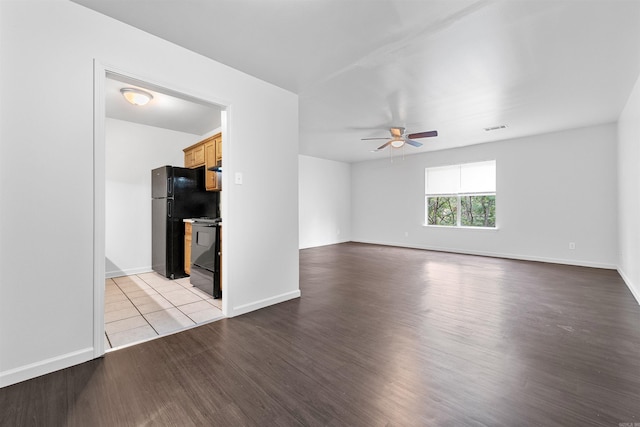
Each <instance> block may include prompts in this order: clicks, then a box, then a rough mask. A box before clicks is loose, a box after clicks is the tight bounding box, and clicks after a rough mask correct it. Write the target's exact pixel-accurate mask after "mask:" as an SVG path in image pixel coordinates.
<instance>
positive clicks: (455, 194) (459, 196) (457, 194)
mask: <svg viewBox="0 0 640 427" xmlns="http://www.w3.org/2000/svg"><path fill="white" fill-rule="evenodd" d="M491 162H492V163H493V172H494V182H493V189H494V191H478V192H468V191H466V192H462V191H460V188H461V187H463V185H462V183H461V178H460V176H461V175H462V172H459V175H458V178H457V179H458V182H457V183H454V184H453V185H454V187H455V188H457V191H455V192H442V193H437V192H432V193H430V192H429V188H428V175H429V170H434V169H443V170H444V169H451V170H454V169H455V168H458V170H460V171H461V170H462V168H463V167H464V166H465V165H467V166H470V167H474V166H477V165H479V164H481V163H491ZM496 170H497V162H496V161H495V160H490V161H487V162H474V163H461V164H457V165H449V166H441V167H431V168H425V196H424V207H425V213H424V225H425V226H427V227H439V228H467V229H473V230H497V229H498V218H497V216H498V215H497V212H496V223H495V225H494V226H493V227H483V226H474V225H462V197H467V196H493V197H494V198H495V199H496V207H497V191H496V190H497V189H496V185H497V184H496V182H495V181H496V179H495V174H496ZM454 181H455V179H454ZM448 184H449V185H451V183H448ZM487 188H490V184H489V187H487ZM430 197H431V198H433V197H443V198H444V197H448V198H452V197H455V198H456V200H457V203H456V225H443V224H429V198H430Z"/></svg>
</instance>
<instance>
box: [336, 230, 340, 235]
mask: <svg viewBox="0 0 640 427" xmlns="http://www.w3.org/2000/svg"><path fill="white" fill-rule="evenodd" d="M339 235H340V229H339V228H338V229H337V230H336V236H339Z"/></svg>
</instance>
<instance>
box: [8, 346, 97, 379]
mask: <svg viewBox="0 0 640 427" xmlns="http://www.w3.org/2000/svg"><path fill="white" fill-rule="evenodd" d="M91 359H93V347H89V348H84V349H82V350H78V351H74V352H72V353H67V354H63V355H61V356H56V357H52V358H50V359H46V360H42V361H40V362H36V363H32V364H30V365H25V366H20V367H18V368H15V369H10V370H8V371H4V372H0V388H2V387H7V386H10V385H12V384H16V383H19V382H22V381H26V380H29V379H32V378H35V377H39V376H41V375H45V374H49V373H51V372H55V371H59V370H60V369H65V368H68V367H70V366H74V365H78V364H80V363H84V362H87V361H89V360H91Z"/></svg>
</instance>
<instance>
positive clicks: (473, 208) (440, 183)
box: [424, 160, 496, 228]
mask: <svg viewBox="0 0 640 427" xmlns="http://www.w3.org/2000/svg"><path fill="white" fill-rule="evenodd" d="M424 176H425V202H426V221H425V222H426V224H427V225H442V226H449V227H484V228H495V227H496V161H495V160H491V161H488V162H478V163H465V164H462V165H452V166H442V167H436V168H426V169H425V171H424Z"/></svg>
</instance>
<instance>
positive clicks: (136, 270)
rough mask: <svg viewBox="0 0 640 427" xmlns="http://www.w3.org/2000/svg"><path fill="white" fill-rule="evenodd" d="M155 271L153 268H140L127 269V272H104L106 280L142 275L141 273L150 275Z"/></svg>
mask: <svg viewBox="0 0 640 427" xmlns="http://www.w3.org/2000/svg"><path fill="white" fill-rule="evenodd" d="M152 271H153V270H152V269H151V267H150V266H149V267H138V268H127V269H125V270H113V271H105V272H104V277H105V278H106V279H112V278H114V277H120V276H131V275H134V274H141V273H150V272H152Z"/></svg>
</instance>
